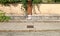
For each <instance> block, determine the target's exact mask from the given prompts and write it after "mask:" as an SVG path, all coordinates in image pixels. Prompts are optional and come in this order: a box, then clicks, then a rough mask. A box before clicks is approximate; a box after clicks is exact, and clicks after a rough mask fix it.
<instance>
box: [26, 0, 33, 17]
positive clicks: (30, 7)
mask: <svg viewBox="0 0 60 36" xmlns="http://www.w3.org/2000/svg"><path fill="white" fill-rule="evenodd" d="M27 14H28V18H31V15H32V0H28V2H27Z"/></svg>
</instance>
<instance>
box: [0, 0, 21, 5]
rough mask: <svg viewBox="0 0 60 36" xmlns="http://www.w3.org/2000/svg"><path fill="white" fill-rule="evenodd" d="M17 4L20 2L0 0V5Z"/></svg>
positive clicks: (18, 0) (17, 0) (16, 0)
mask: <svg viewBox="0 0 60 36" xmlns="http://www.w3.org/2000/svg"><path fill="white" fill-rule="evenodd" d="M17 2H20V0H0V3H1V4H7V3H17Z"/></svg>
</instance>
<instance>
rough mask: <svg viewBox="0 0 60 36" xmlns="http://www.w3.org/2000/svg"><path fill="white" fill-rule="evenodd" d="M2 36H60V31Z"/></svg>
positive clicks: (8, 33) (0, 33)
mask: <svg viewBox="0 0 60 36" xmlns="http://www.w3.org/2000/svg"><path fill="white" fill-rule="evenodd" d="M0 36H60V31H46V32H45V31H43V32H0Z"/></svg>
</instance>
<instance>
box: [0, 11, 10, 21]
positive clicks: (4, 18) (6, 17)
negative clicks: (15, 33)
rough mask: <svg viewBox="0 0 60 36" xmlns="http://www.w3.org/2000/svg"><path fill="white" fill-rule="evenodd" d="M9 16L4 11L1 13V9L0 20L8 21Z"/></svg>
mask: <svg viewBox="0 0 60 36" xmlns="http://www.w3.org/2000/svg"><path fill="white" fill-rule="evenodd" d="M10 19H11V18H10V17H9V16H5V13H2V11H0V22H4V21H9V20H10Z"/></svg>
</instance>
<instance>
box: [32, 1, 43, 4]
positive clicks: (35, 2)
mask: <svg viewBox="0 0 60 36" xmlns="http://www.w3.org/2000/svg"><path fill="white" fill-rule="evenodd" d="M41 2H42V0H33V1H32V3H34V4H38V3H41Z"/></svg>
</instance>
